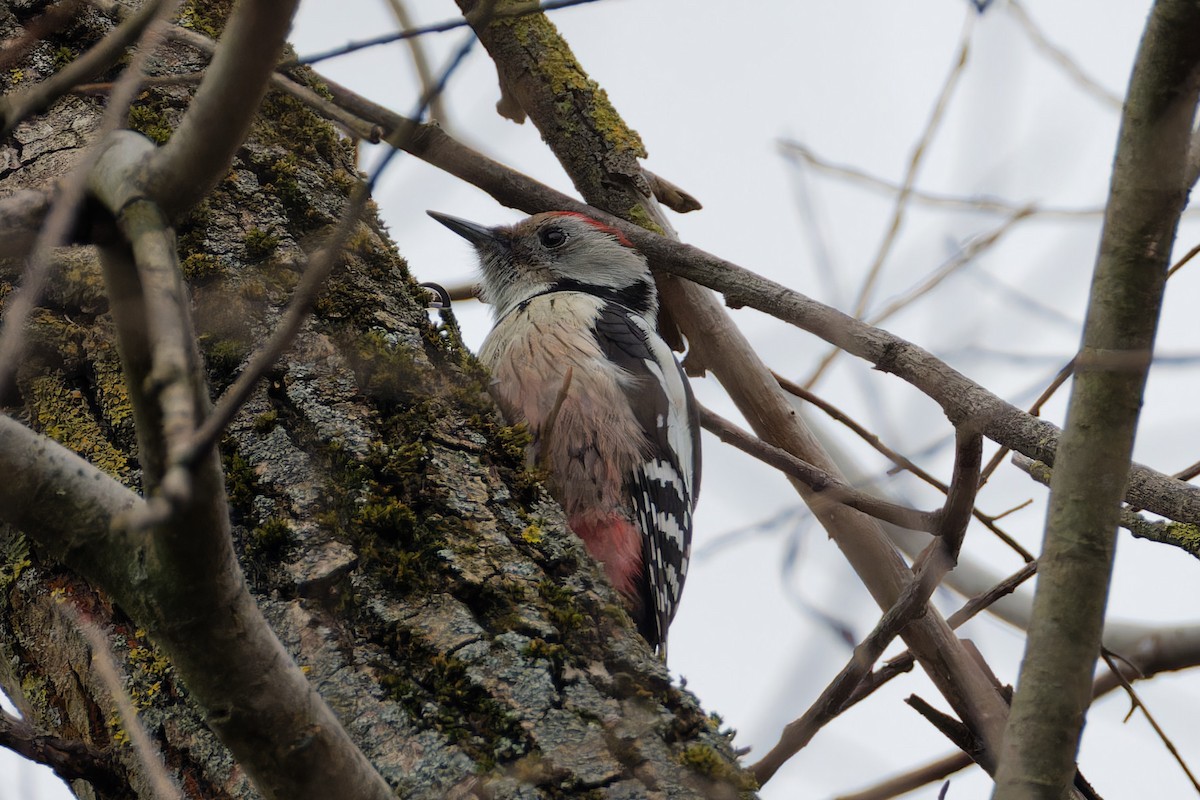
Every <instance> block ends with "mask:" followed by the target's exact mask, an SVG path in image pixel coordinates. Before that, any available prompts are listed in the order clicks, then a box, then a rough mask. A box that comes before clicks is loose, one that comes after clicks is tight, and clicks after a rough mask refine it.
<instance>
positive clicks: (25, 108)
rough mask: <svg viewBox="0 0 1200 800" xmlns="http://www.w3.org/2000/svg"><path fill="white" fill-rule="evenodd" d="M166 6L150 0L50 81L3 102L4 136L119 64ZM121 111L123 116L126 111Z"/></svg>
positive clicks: (0, 106) (0, 101) (0, 115)
mask: <svg viewBox="0 0 1200 800" xmlns="http://www.w3.org/2000/svg"><path fill="white" fill-rule="evenodd" d="M169 5H170V6H171V9H172V10H174V8H175V6H176V3H174V2H172V3H170V4H169ZM163 6H164V2H163V0H148V1H147V2H146V3H145V4H143V5H142V6H141V7H140V8H139V9H138V10H137V11H135V12H134V13H133V14H131V15H130V16H129V18H128V19H126V20H124V21H123V22H122V23H121V24H120V25H118V26H117V27H116V29H115V30H113V32H112V33H110V34H109V35H108V36H105V37H104V38H103V39H101V40H100V41H99V42H98V43H97V44H96V45H95V46H94V47H92V48H91V49H89V50H88V51H87V52H86V53H84V54H82V55H81V56H79V58H76V59H75V60H73V61H72V62H71V63H69V64H67V65H66V66H65V67H63V68H62V69H60V70H59V71H58V72H55V73H54V74H53V75H51V76H49V77H48V78H46V80H44V81H42V82H40V83H36V84H34V85H32V86H30V87H29V88H28V89H26V90H25V91H23V92H20V93H17V94H13V95H8V96H6V97H4V98H0V118H3V127H2V131H0V133H2V135H3V136H5V137H7V136H8V134H9V133H11V132H12V129H13V128H14V127H15V126H16V125H17V123H19V122H20V121H21V120H23V119H25V118H26V117H28V116H29V115H31V114H36V113H38V112H39V111H41V110H42V109H44V108H46V107H47V106H49V105H50V104H51V103H53V102H54V101H55V100H57V99H58V98H60V97H62V96H63V95H64V94H66V93H67V92H69V91H70V90H71V87H73V86H75V85H76V84H79V83H83V82H84V81H86V80H90V79H91V78H92V77H93V76H95V75H97V74H99V73H100V72H102V71H104V70H106V69H108V68H109V67H111V66H112V65H113V64H115V63H116V62H117V59H119V58H120V57H121V56H122V54H124V52H125V49H126V48H128V47H129V46H130V45H132V44H133V43H134V42H135V41H137V40H138V38H139V37H141V36H142V35H143V33H144V32H145V31H146V28H147V27H148V26H149V25H150V23H151V22H153V21H154V19H155V18H156V17H159V18H160V19H162V15H160V14H159V11H160V9H161V8H162V7H163ZM168 16H169V15H168ZM142 49H143V50H145V49H146V48H145V47H143V48H142ZM144 59H145V55H143V56H142V60H144ZM126 72H127V73H128V72H130V69H129V68H126ZM132 72H133V73H134V74H137V73H140V72H141V70H140V69H135V70H132ZM118 110H119V111H120V113H121V114H122V116H123V115H124V113H125V112H124V109H118Z"/></svg>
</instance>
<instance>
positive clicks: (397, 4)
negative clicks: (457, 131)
mask: <svg viewBox="0 0 1200 800" xmlns="http://www.w3.org/2000/svg"><path fill="white" fill-rule="evenodd" d="M387 4H388V8H390V9H391V11H392V16H393V17H395V18H396V22H397V24H399V26H400V32H401V33H404V32H406V31H410V30H413V29H414V28H415V27H416V26H414V25H413V20H412V15H411V14H409V13H408V7H407V6H406V5H405V4H404V0H387ZM463 22H464V24H465V22H466V21H465V20H464V21H463ZM405 41H406V42H407V43H408V53H409V55H410V56H411V57H412V62H413V69H415V70H416V71H417V79H418V80H419V81H420V82H421V91H422V92H423V93H426V94H428V93H429V92H430V91H431V88H432V87H433V85H434V82H435V81H434V77H433V70H432V69H430V67H429V59H428V58H427V57H426V56H425V47H424V45H423V44H422V43H421V37H419V36H407V37H405ZM429 116H430V119H433V120H436V121H437V122H438V123H439V124H440V125H442V127H444V128H446V129H449V128H450V125H449V119H448V118H447V116H446V104H445V103H443V102H442V98H441V97H440V96H434V97H433V99H432V100H430V101H429Z"/></svg>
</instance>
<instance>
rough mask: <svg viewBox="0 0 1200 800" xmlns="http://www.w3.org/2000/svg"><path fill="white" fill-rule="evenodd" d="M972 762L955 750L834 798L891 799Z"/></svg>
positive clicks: (858, 799)
mask: <svg viewBox="0 0 1200 800" xmlns="http://www.w3.org/2000/svg"><path fill="white" fill-rule="evenodd" d="M974 763H975V762H974V761H972V760H971V759H970V758H969V757H968V756H966V755H964V754H963V753H962V752H957V753H954V754H953V755H950V756H946V757H945V758H942V759H939V760H937V761H934V762H932V763H929V764H926V765H925V766H923V767H919V768H917V769H914V770H912V771H910V772H906V773H904V774H902V775H897V776H896V777H894V778H889V779H887V780H886V781H883V782H882V783H878V784H876V785H875V786H872V787H871V788H869V789H863V790H862V791H859V792H854V793H852V794H840V795H838V796H837V797H835V798H834V800H892V798H895V797H900V796H901V795H905V794H908V793H909V792H911V791H913V790H915V789H920V788H921V787H922V786H925V785H927V784H930V783H934V782H935V781H940V780H942V779H943V778H945V777H947V776H948V775H952V774H954V773H955V772H958V771H959V770H960V769H963V768H964V767H969V766H970V765H971V764H974Z"/></svg>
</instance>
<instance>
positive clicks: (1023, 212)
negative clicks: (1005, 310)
mask: <svg viewBox="0 0 1200 800" xmlns="http://www.w3.org/2000/svg"><path fill="white" fill-rule="evenodd" d="M1028 216H1029V210H1028V209H1019V210H1018V211H1016V212H1015V213H1014V214H1013V215H1012V216H1011V217H1009V218H1008V219H1006V220H1005V221H1004V222H1002V223H1001V224H1000V225H998V226H997V227H996V228H994V229H993V230H991V231H989V232H987V233H985V234H982V235H980V236H977V237H975V238H974V239H972V240H971V241H969V242H968V243H967V244H966V245H965V246H963V247H962V248H961V249H960V250H959V251H958V252H957V253H955V254H954V256H953V257H952V258H950V259H949V260H947V261H946V262H945V263H944V264H942V265H941V266H940V267H938V268H937V269H936V270H934V271H933V272H932V273H931V274H930V275H928V276H927V277H926V278H925V279H924V280H922V281H921V282H920V283H919V284H917V285H916V286H914V287H913V288H912V289H910V290H908V291H907V292H905V293H904V294H902V295H901V296H900V297H897V298H896V299H895V300H893V301H892V302H890V303H888V304H887V305H886V306H884V307H883V308H882V309H880V310H879V311H877V312H876V313H874V314H872V315H871V316H870V317H869V318H868V322H869V324H871V325H880V324H882V323H883V322H885V321H887V320H888V319H890V318H891V317H892V315H894V314H896V313H897V312H899V311H901V310H903V309H905V308H907V307H908V306H909V305H911V304H912V303H913V302H915V301H916V300H919V299H920V298H922V297H924V296H925V295H926V294H928V293H929V292H931V291H933V289H935V288H936V287H937V286H938V285H939V284H941V283H942V282H943V281H944V280H946V279H947V278H949V277H950V276H951V275H953V274H954V273H956V272H958V271H959V270H961V269H963V268H964V267H966V266H968V265H970V264H972V263H974V261H975V259H977V258H978V257H979V256H980V255H981V254H983V253H984V252H986V251H987V250H989V249H991V248H992V247H993V246H995V245H996V243H997V242H999V241H1000V240H1001V239H1002V238H1003V237H1004V236H1005V234H1007V233H1008V232H1009V231H1011V230H1012V229H1013V227H1014V226H1015V225H1016V224H1017V223H1018V222H1020V221H1021V220H1023V219H1026V218H1027V217H1028ZM856 316H861V314H856ZM840 354H841V350H838V349H837V348H834V349H832V350H830V351H829V352H828V353H827V354H826V355H825V357H824V358H823V359H821V361H820V362H819V363H818V364H817V367H816V369H815V370H813V374H812V376H811V377H810V378H809V379H808V380H807V381H806V382H805V385H806V386H809V387H811V386H812V385H813V384H814V383H816V381H817V380H818V379H819V378H820V376H821V374H822V373H824V372H825V370H826V369H828V368H829V365H830V364H832V363H833V362H834V360H836V359H837V358H838V356H839V355H840Z"/></svg>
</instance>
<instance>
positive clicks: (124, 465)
mask: <svg viewBox="0 0 1200 800" xmlns="http://www.w3.org/2000/svg"><path fill="white" fill-rule="evenodd" d="M27 396H28V404H29V410H30V412H31V415H32V418H33V424H34V425H35V426H36V427H37V429H38V430H40V431H41V432H42V433H44V434H46V435H47V436H49V437H50V438H52V439H54V440H56V441H58V442H60V443H61V444H62V445H64V446H65V447H67V448H69V449H71V450H74V451H75V452H76V453H78V454H79V455H81V456H83V457H84V458H86V459H87V460H88V461H90V462H92V464H94V465H95V466H97V467H98V468H100V469H102V470H104V471H105V472H107V473H108V474H109V475H111V476H113V477H114V478H116V479H117V480H121V481H124V480H125V479H126V478H128V476H129V462H128V461H127V460H126V459H125V456H124V455H123V454H122V453H121V452H120V451H119V450H117V448H115V447H114V446H113V445H112V443H111V442H109V441H108V439H107V438H106V437H105V436H104V433H103V431H102V430H101V429H100V424H99V423H98V422H97V421H96V417H95V416H94V415H93V414H92V410H91V408H90V407H89V405H88V401H87V398H85V397H84V396H83V393H82V392H80V391H79V390H78V389H72V388H70V387H69V386H67V385H66V384H65V383H64V381H63V377H62V375H61V374H59V373H52V374H50V375H41V376H38V377H36V378H33V379H32V380H31V381H29V392H28V395H27Z"/></svg>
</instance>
